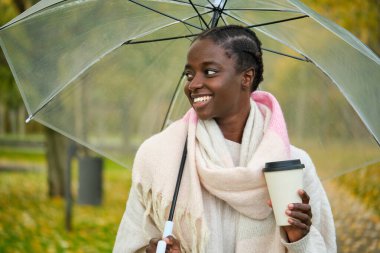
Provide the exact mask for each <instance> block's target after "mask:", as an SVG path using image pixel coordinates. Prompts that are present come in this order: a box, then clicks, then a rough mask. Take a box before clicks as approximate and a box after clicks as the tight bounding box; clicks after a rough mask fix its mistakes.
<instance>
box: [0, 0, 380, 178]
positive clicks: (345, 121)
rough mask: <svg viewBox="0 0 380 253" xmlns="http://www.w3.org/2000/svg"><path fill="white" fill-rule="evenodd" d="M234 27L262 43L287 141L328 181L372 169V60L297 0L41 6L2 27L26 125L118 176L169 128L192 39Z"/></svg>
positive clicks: (378, 93)
mask: <svg viewBox="0 0 380 253" xmlns="http://www.w3.org/2000/svg"><path fill="white" fill-rule="evenodd" d="M225 24H238V25H242V26H246V27H250V28H251V29H253V30H254V31H255V32H256V33H257V34H258V36H259V38H260V39H261V40H262V42H263V47H264V66H265V71H264V72H265V73H264V82H263V83H262V85H261V87H262V89H264V90H268V91H271V92H273V93H274V94H275V95H276V96H277V97H278V99H279V101H280V103H281V104H282V106H283V109H284V112H285V117H286V119H287V122H288V128H289V133H290V137H291V140H292V142H293V143H294V144H296V145H298V146H301V147H303V148H305V149H306V150H307V151H308V152H309V153H310V154H311V155H312V157H313V159H314V161H315V163H316V165H317V168H318V170H319V173H320V175H321V176H322V177H323V178H331V177H334V176H337V175H339V174H342V173H344V172H345V171H347V170H349V169H353V168H355V167H358V166H362V165H363V164H368V163H374V162H377V161H379V160H380V152H379V148H378V143H379V141H380V124H379V121H378V119H379V118H380V106H379V103H378V101H379V100H380V86H379V85H378V80H380V59H379V57H378V56H377V55H375V54H374V53H373V52H372V51H371V50H370V49H369V48H367V47H366V46H365V45H364V44H363V43H361V42H360V41H359V40H358V39H356V38H355V37H354V36H353V35H351V34H350V33H349V32H347V31H346V30H344V29H343V28H341V27H339V26H337V25H336V24H334V23H332V22H331V21H329V20H327V19H325V18H323V17H322V16H320V15H318V14H317V13H315V12H314V11H313V10H311V9H310V8H308V7H307V6H305V5H304V4H303V3H301V2H300V1H297V0H277V1H267V0H265V1H263V0H262V1H261V0H249V1H247V0H234V1H228V0H214V1H211V0H192V1H191V0H160V1H159V0H156V1H155V0H129V1H127V0H112V1H111V0H109V1H102V0H80V1H79V0H77V1H74V0H66V1H62V0H61V1H59V0H43V1H40V2H38V3H37V4H36V5H34V6H33V7H31V8H30V9H28V10H27V11H26V12H24V13H22V14H21V15H19V16H18V17H16V18H15V19H13V20H12V21H10V22H9V23H8V24H6V25H4V26H3V27H1V28H0V43H1V47H2V49H3V51H4V53H5V55H6V58H7V61H8V63H9V65H10V67H11V70H12V72H13V75H14V77H15V79H16V83H17V85H18V88H19V90H20V93H21V95H22V98H23V100H24V103H25V106H26V108H27V111H28V113H29V115H30V116H29V120H30V119H33V120H36V121H38V122H40V123H42V124H44V125H46V126H48V127H50V128H52V129H54V130H56V131H58V132H60V133H62V134H64V135H66V136H68V137H69V138H71V139H73V140H75V141H77V142H79V143H81V144H83V145H85V146H87V147H89V148H90V149H93V150H94V151H97V152H98V153H100V154H102V155H104V156H106V157H108V158H110V159H112V160H114V161H116V162H118V163H120V164H122V165H124V166H126V167H128V166H129V165H130V163H129V161H130V159H129V154H133V152H134V151H135V150H136V148H137V147H138V146H139V144H140V143H141V142H142V141H143V140H144V139H146V138H147V137H148V136H150V135H152V134H154V133H156V132H158V131H160V130H161V129H162V128H163V127H165V126H166V125H168V124H170V122H172V121H173V120H175V119H178V118H179V117H180V116H181V115H182V114H183V113H184V112H185V111H186V110H187V109H188V108H189V105H188V103H187V101H186V99H185V97H184V95H183V94H182V87H181V86H182V83H183V76H182V71H183V66H184V63H185V58H186V51H187V49H188V47H189V45H190V43H191V40H192V39H193V38H194V37H195V36H196V35H197V34H199V33H200V32H201V31H202V30H204V29H207V28H208V27H212V26H220V25H225Z"/></svg>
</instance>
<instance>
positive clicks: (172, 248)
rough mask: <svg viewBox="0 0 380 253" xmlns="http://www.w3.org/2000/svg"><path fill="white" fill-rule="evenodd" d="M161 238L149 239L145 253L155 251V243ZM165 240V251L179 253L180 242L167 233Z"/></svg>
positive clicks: (154, 252)
mask: <svg viewBox="0 0 380 253" xmlns="http://www.w3.org/2000/svg"><path fill="white" fill-rule="evenodd" d="M160 240H161V239H158V238H152V239H150V241H149V245H148V246H147V247H146V249H145V252H146V253H156V250H157V244H158V242H159V241H160ZM164 240H165V242H166V251H165V253H181V244H180V242H179V241H178V240H177V239H175V238H174V237H173V236H171V235H169V236H168V237H166V238H165V239H164Z"/></svg>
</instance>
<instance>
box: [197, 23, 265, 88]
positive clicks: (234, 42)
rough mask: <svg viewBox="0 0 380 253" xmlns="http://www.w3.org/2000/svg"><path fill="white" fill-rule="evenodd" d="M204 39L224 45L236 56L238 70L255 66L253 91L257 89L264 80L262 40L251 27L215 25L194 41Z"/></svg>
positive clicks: (231, 54)
mask: <svg viewBox="0 0 380 253" xmlns="http://www.w3.org/2000/svg"><path fill="white" fill-rule="evenodd" d="M202 39H211V40H212V41H214V42H215V43H216V44H217V45H219V46H221V47H223V48H224V49H225V50H226V52H227V54H228V56H229V57H231V56H235V57H236V71H238V72H241V71H244V70H247V69H248V68H253V69H254V70H255V76H254V79H253V81H252V86H251V91H255V90H256V89H257V87H258V86H259V83H260V82H261V81H263V72H264V66H263V58H262V51H261V42H260V40H259V39H258V38H257V36H256V34H255V33H254V32H253V31H252V30H251V29H248V28H245V27H242V26H238V25H228V26H220V27H214V28H211V29H209V30H205V31H203V32H202V33H201V34H199V35H198V37H197V38H196V39H195V40H194V41H196V40H202ZM194 41H193V42H194Z"/></svg>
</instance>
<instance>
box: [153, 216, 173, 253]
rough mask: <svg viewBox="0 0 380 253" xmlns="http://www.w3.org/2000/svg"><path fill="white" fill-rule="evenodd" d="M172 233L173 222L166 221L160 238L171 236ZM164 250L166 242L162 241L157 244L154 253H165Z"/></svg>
mask: <svg viewBox="0 0 380 253" xmlns="http://www.w3.org/2000/svg"><path fill="white" fill-rule="evenodd" d="M172 232H173V222H172V221H170V220H168V221H166V223H165V228H164V233H163V235H162V238H165V237H167V236H169V235H171V234H172ZM165 250H166V242H165V241H164V240H160V241H159V242H158V244H157V250H156V253H165Z"/></svg>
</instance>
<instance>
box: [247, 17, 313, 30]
mask: <svg viewBox="0 0 380 253" xmlns="http://www.w3.org/2000/svg"><path fill="white" fill-rule="evenodd" d="M307 17H309V16H308V15H302V16H298V17H294V18H287V19H280V20H276V21H271V22H266V23H261V24H256V25H251V26H247V28H254V27H259V26H265V25H273V24H278V23H282V22H287V21H292V20H297V19H301V18H307Z"/></svg>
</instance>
